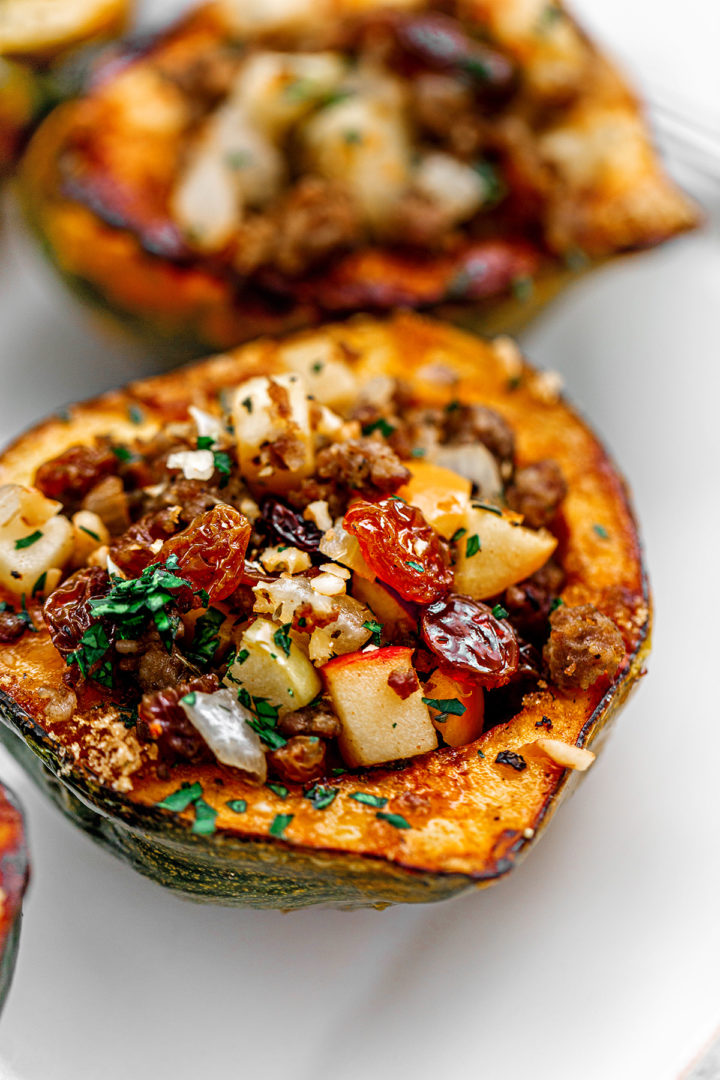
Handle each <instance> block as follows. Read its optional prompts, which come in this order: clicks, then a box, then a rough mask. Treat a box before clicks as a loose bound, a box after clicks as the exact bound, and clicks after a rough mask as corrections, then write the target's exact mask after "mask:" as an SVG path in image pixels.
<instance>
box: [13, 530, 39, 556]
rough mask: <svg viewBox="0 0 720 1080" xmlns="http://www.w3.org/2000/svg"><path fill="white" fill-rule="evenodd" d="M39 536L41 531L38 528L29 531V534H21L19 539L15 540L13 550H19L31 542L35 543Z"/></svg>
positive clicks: (29, 545) (30, 545)
mask: <svg viewBox="0 0 720 1080" xmlns="http://www.w3.org/2000/svg"><path fill="white" fill-rule="evenodd" d="M41 537H42V531H41V530H40V529H36V530H35V532H31V533H30V534H29V536H21V537H20V539H19V540H16V541H15V550H16V551H19V550H20V549H21V548H28V547H32V545H33V544H37V542H38V540H40V539H41Z"/></svg>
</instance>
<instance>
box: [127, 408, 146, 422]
mask: <svg viewBox="0 0 720 1080" xmlns="http://www.w3.org/2000/svg"><path fill="white" fill-rule="evenodd" d="M127 414H128V418H129V420H130V423H131V424H142V422H143V420H144V419H145V413H144V412H143V411H142V409H141V408H140V406H139V405H128V411H127Z"/></svg>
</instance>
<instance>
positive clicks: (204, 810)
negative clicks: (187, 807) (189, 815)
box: [191, 799, 217, 836]
mask: <svg viewBox="0 0 720 1080" xmlns="http://www.w3.org/2000/svg"><path fill="white" fill-rule="evenodd" d="M216 817H217V810H213V808H212V806H210V805H209V804H208V803H206V802H205V800H204V799H196V800H195V821H194V822H193V827H192V830H191V831H192V832H194V833H195V835H196V836H210V834H211V833H214V832H215V818H216Z"/></svg>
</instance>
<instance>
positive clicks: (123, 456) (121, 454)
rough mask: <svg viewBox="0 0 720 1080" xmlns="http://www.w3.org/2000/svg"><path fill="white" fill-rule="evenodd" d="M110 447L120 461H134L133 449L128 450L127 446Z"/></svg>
mask: <svg viewBox="0 0 720 1080" xmlns="http://www.w3.org/2000/svg"><path fill="white" fill-rule="evenodd" d="M110 449H111V450H112V452H113V454H114V455H115V457H116V458H117V459H118V461H132V459H133V455H132V451H131V450H128V448H127V446H111V447H110Z"/></svg>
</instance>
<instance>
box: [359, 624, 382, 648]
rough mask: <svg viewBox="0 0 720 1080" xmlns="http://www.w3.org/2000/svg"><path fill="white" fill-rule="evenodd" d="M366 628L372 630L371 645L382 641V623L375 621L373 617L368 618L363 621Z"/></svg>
mask: <svg viewBox="0 0 720 1080" xmlns="http://www.w3.org/2000/svg"><path fill="white" fill-rule="evenodd" d="M363 626H364V627H365V629H366V630H371V631H372V643H373V645H379V644H380V642H381V641H382V632H383V624H382V623H379V622H376V621H375V619H368V620H367V622H364V623H363Z"/></svg>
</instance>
